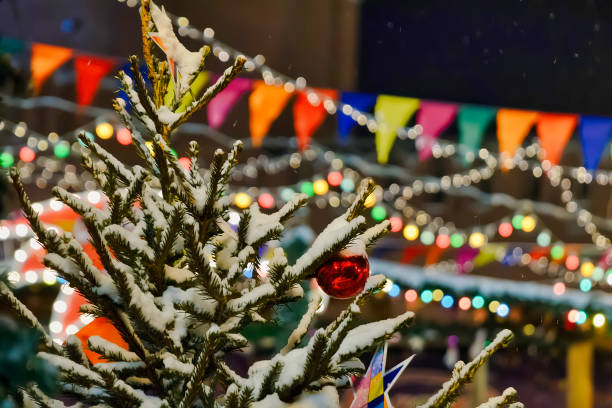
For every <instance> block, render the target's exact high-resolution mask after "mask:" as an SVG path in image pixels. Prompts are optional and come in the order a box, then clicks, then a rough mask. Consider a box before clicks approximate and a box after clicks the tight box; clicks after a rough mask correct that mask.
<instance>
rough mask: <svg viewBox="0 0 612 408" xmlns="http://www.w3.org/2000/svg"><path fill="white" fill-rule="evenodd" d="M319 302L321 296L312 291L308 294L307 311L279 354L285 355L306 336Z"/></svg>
mask: <svg viewBox="0 0 612 408" xmlns="http://www.w3.org/2000/svg"><path fill="white" fill-rule="evenodd" d="M320 302H321V294H320V293H318V292H316V291H313V292H311V294H310V301H309V302H308V310H307V311H306V313H304V315H303V316H302V318H301V319H300V323H299V324H298V326H297V327H296V328H295V330H293V332H291V335H290V336H289V339H288V340H287V345H286V346H285V347H283V348H282V349H281V351H280V353H281V354H287V353H288V352H289V351H291V350H292V349H293V348H294V347H295V346H297V345H298V344H300V341H301V340H302V336H304V334H306V332H307V331H308V328H309V327H310V323H311V322H312V318H313V317H314V315H315V312H316V311H317V308H318V307H319V303H320Z"/></svg>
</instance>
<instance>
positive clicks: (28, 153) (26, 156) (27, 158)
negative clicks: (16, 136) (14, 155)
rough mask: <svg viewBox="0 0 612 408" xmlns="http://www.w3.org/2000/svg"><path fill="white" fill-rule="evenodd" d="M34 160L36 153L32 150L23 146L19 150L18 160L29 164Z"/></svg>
mask: <svg viewBox="0 0 612 408" xmlns="http://www.w3.org/2000/svg"><path fill="white" fill-rule="evenodd" d="M35 158H36V153H35V152H34V150H32V149H30V148H29V147H27V146H24V147H22V148H21V149H19V160H21V161H23V162H26V163H29V162H31V161H33V160H34V159H35Z"/></svg>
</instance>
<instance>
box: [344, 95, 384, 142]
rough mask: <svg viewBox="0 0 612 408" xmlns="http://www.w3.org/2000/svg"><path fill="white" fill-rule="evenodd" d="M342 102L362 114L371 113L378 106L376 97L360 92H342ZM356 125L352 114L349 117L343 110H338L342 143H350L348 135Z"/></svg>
mask: <svg viewBox="0 0 612 408" xmlns="http://www.w3.org/2000/svg"><path fill="white" fill-rule="evenodd" d="M340 101H341V102H342V103H345V104H347V105H350V106H351V107H353V108H354V109H357V110H358V111H360V112H369V111H371V110H372V108H373V107H374V105H375V104H376V95H375V94H367V93H358V92H342V94H341V95H340ZM356 124H357V122H356V121H355V120H354V119H353V118H352V117H351V115H350V114H349V115H347V114H346V113H344V112H343V111H342V108H340V109H338V135H339V136H340V143H342V144H346V143H348V135H349V133H350V132H351V129H353V128H354V127H355V125H356Z"/></svg>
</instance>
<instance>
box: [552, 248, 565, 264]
mask: <svg viewBox="0 0 612 408" xmlns="http://www.w3.org/2000/svg"><path fill="white" fill-rule="evenodd" d="M564 255H565V250H564V249H563V246H561V245H554V246H553V247H552V248H551V249H550V256H551V258H552V259H554V260H556V261H558V260H559V259H561V258H563V256H564Z"/></svg>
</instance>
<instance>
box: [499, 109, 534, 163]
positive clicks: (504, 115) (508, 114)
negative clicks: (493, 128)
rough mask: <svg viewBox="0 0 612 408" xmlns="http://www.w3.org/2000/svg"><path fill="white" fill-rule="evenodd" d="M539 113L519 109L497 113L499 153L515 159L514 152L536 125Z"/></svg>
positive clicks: (501, 110)
mask: <svg viewBox="0 0 612 408" xmlns="http://www.w3.org/2000/svg"><path fill="white" fill-rule="evenodd" d="M537 118H538V113H537V112H533V111H524V110H518V109H500V110H498V111H497V142H498V143H499V152H500V153H505V154H506V155H508V157H510V158H512V157H514V152H515V151H516V149H517V148H519V147H520V146H521V144H522V143H523V140H525V137H527V135H528V134H529V131H530V130H531V127H532V126H533V125H534V123H535V121H536V119H537Z"/></svg>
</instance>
